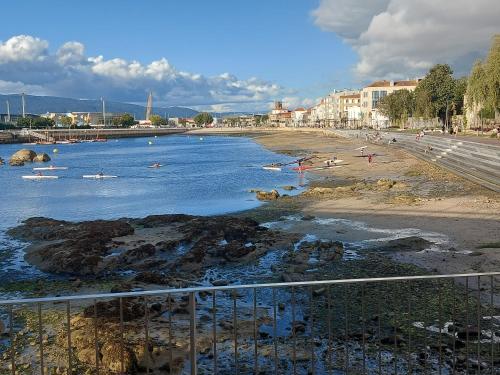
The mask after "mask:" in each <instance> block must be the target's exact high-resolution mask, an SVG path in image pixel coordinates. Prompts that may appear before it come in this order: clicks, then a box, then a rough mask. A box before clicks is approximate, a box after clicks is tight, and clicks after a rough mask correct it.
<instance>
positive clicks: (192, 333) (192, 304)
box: [189, 292, 198, 375]
mask: <svg viewBox="0 0 500 375" xmlns="http://www.w3.org/2000/svg"><path fill="white" fill-rule="evenodd" d="M189 353H190V354H189V360H190V362H191V375H196V374H197V373H198V368H197V366H198V363H197V360H196V296H195V294H194V292H191V293H189Z"/></svg>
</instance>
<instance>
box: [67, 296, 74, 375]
mask: <svg viewBox="0 0 500 375" xmlns="http://www.w3.org/2000/svg"><path fill="white" fill-rule="evenodd" d="M70 304H71V302H70V301H67V302H66V325H67V331H68V375H71V374H72V373H73V359H72V356H73V353H72V352H73V348H72V344H71V305H70Z"/></svg>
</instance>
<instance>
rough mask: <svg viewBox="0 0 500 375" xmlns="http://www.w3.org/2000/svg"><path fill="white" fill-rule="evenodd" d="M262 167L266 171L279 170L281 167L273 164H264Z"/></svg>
mask: <svg viewBox="0 0 500 375" xmlns="http://www.w3.org/2000/svg"><path fill="white" fill-rule="evenodd" d="M262 169H265V170H266V171H278V172H279V171H281V167H280V166H275V165H264V166H263V167H262Z"/></svg>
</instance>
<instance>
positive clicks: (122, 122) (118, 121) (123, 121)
mask: <svg viewBox="0 0 500 375" xmlns="http://www.w3.org/2000/svg"><path fill="white" fill-rule="evenodd" d="M135 123H136V121H135V120H134V116H132V115H131V114H129V113H124V114H123V115H121V116H119V117H115V118H114V119H113V125H114V126H123V127H125V128H130V127H131V126H132V125H134V124H135Z"/></svg>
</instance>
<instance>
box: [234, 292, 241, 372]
mask: <svg viewBox="0 0 500 375" xmlns="http://www.w3.org/2000/svg"><path fill="white" fill-rule="evenodd" d="M232 295H233V341H234V369H235V374H239V372H240V367H239V359H238V315H237V304H236V290H235V289H233V293H232Z"/></svg>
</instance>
